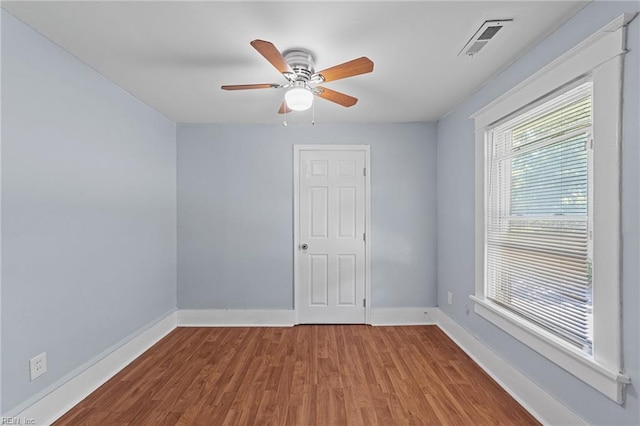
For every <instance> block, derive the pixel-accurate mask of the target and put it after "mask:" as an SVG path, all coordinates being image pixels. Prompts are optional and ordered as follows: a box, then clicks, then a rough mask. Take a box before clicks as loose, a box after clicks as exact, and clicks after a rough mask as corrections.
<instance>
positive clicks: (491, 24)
mask: <svg viewBox="0 0 640 426" xmlns="http://www.w3.org/2000/svg"><path fill="white" fill-rule="evenodd" d="M512 22H513V19H495V20H491V21H484V23H483V24H482V25H481V26H480V28H478V31H476V32H475V34H474V35H473V37H471V38H470V39H469V41H467V44H465V45H464V47H463V48H462V50H461V51H460V53H458V56H460V55H466V56H475V55H476V54H477V53H478V52H479V51H480V50H481V49H482V48H483V47H485V46H486V45H487V43H489V40H491V39H493V38H494V37H495V36H496V34H498V32H499V31H500V30H501V29H502V27H504V26H505V25H508V24H510V23H512Z"/></svg>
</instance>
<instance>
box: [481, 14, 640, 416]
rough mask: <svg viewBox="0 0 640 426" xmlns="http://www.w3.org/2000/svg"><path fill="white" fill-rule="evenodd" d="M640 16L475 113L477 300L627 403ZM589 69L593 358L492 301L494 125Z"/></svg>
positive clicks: (528, 340) (507, 327)
mask: <svg viewBox="0 0 640 426" xmlns="http://www.w3.org/2000/svg"><path fill="white" fill-rule="evenodd" d="M634 16H635V13H633V14H629V13H626V14H623V15H621V16H620V17H618V18H617V19H615V20H614V21H613V22H611V23H610V24H609V25H607V26H605V27H604V28H602V29H601V30H600V31H598V32H597V33H595V34H594V35H592V36H591V37H589V38H587V39H586V40H585V41H583V42H582V43H580V44H578V45H577V46H576V47H574V48H573V49H571V50H569V51H568V52H566V53H565V54H564V55H561V56H560V57H559V58H557V59H556V60H554V61H552V62H551V63H550V64H549V65H547V66H546V67H544V68H542V69H541V70H540V71H538V72H536V73H535V74H533V75H532V76H531V77H530V78H528V79H526V80H525V81H523V82H522V83H521V84H519V85H517V86H516V87H514V88H513V89H511V90H509V91H508V92H507V93H505V94H504V95H502V96H500V97H499V98H497V99H496V100H495V101H493V102H491V103H489V104H488V105H487V106H485V107H484V108H482V109H481V110H480V111H478V112H477V113H475V114H474V115H473V116H472V117H473V118H475V127H476V135H475V143H476V146H475V159H476V162H475V165H476V188H475V189H476V192H475V196H476V203H475V208H476V232H475V235H476V247H475V249H476V250H475V253H476V257H475V268H476V270H475V277H476V282H475V297H472V300H474V301H476V306H475V311H476V312H477V313H478V314H480V315H481V316H483V317H484V318H485V319H487V320H489V321H490V322H492V323H494V324H495V325H496V326H498V327H499V328H501V329H502V330H504V331H506V332H508V333H511V334H512V335H513V336H514V337H515V338H517V339H519V340H520V341H522V342H523V343H525V344H527V345H529V346H530V347H531V348H532V349H533V350H535V351H537V352H539V353H540V354H542V355H544V356H546V357H547V358H548V359H550V360H551V361H553V362H555V363H556V364H557V365H559V366H561V367H562V368H564V369H566V370H567V371H569V372H571V373H572V374H574V375H575V376H576V377H578V378H580V379H581V380H583V381H584V382H585V383H587V384H589V385H591V386H593V387H594V388H595V389H597V390H598V391H600V392H602V393H603V394H604V395H606V396H607V397H609V398H610V399H612V400H613V401H616V402H617V403H619V404H622V403H623V402H624V390H625V383H627V382H628V380H629V379H628V377H627V376H626V375H624V372H623V371H624V370H623V364H622V355H621V354H622V338H621V336H622V334H621V331H622V330H621V299H620V263H621V256H620V244H621V234H620V232H621V228H620V142H621V140H620V138H621V134H622V133H621V116H622V115H621V111H622V108H621V102H622V69H623V64H622V61H623V56H624V53H625V52H626V27H625V26H626V25H627V24H628V23H629V22H630V21H631V20H632V19H633V17H634ZM586 76H588V77H589V78H590V79H591V81H592V82H593V105H594V106H593V108H594V114H593V117H594V119H593V134H594V137H593V141H594V148H593V153H594V154H593V158H594V166H593V171H594V191H593V193H594V194H595V195H594V196H595V199H596V202H595V203H593V204H594V209H593V219H594V234H593V241H594V253H593V265H594V269H593V271H594V272H593V278H594V279H593V281H594V283H595V284H594V287H593V288H594V291H593V311H594V319H595V321H594V348H593V353H594V359H593V360H592V359H591V358H589V359H588V362H587V363H585V362H583V361H584V359H586V357H584V356H577V355H576V356H574V354H573V352H572V351H571V350H570V349H568V348H566V347H564V345H556V344H553V345H552V344H550V342H551V341H553V342H555V339H549V338H545V339H541V338H540V335H541V333H540V332H539V331H538V330H539V328H538V327H523V326H522V324H521V321H514V320H512V319H511V317H512V316H513V315H511V314H510V313H505V312H503V311H504V310H503V309H499V308H498V307H496V305H495V304H493V303H491V302H488V301H486V298H485V288H484V286H485V264H486V247H485V230H486V205H485V200H486V198H487V197H486V195H487V194H486V188H485V182H486V167H485V163H486V161H487V160H486V158H487V153H486V145H487V140H486V139H487V137H488V132H490V130H491V126H493V125H495V123H496V122H499V121H500V120H502V119H504V118H505V117H509V116H511V115H512V114H514V113H521V112H522V111H524V110H525V108H529V107H531V106H532V105H534V104H535V103H536V102H539V101H540V100H541V99H543V98H544V97H545V96H547V95H549V94H550V93H555V92H556V91H558V90H561V89H562V88H566V87H567V86H568V85H569V84H572V83H575V82H576V81H578V80H579V79H580V78H584V77H586ZM598 283H605V284H606V285H604V286H603V285H599V284H598ZM525 334H526V336H525ZM545 336H546V334H545ZM569 354H571V355H569Z"/></svg>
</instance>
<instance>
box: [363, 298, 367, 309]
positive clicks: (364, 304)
mask: <svg viewBox="0 0 640 426" xmlns="http://www.w3.org/2000/svg"><path fill="white" fill-rule="evenodd" d="M362 307H363V308H366V307H367V299H362Z"/></svg>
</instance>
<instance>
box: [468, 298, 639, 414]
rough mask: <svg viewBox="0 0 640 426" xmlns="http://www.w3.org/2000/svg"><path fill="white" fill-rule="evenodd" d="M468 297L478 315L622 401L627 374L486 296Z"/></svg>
mask: <svg viewBox="0 0 640 426" xmlns="http://www.w3.org/2000/svg"><path fill="white" fill-rule="evenodd" d="M469 297H470V298H471V300H473V301H474V302H475V307H474V310H475V312H476V313H477V314H478V315H480V316H481V317H483V318H484V319H486V320H487V321H489V322H491V323H492V324H494V325H496V326H497V327H499V328H500V329H502V330H503V331H505V332H507V333H508V334H510V335H511V336H513V337H514V338H516V339H517V340H519V341H520V342H522V343H524V344H525V345H527V346H529V347H530V348H531V349H533V350H535V351H536V352H538V353H539V354H541V355H542V356H544V357H546V358H547V359H549V360H550V361H552V362H554V363H555V364H557V365H558V366H560V367H562V368H563V369H565V370H567V371H568V372H569V373H571V374H573V375H574V376H576V377H577V378H579V379H580V380H582V381H584V382H585V383H587V384H588V385H590V386H592V387H593V388H595V389H597V390H598V391H599V392H601V393H603V394H604V395H606V396H607V397H608V398H610V399H612V400H613V401H615V402H617V403H618V404H622V403H623V402H624V389H625V386H626V385H627V384H628V383H630V381H631V380H630V379H629V377H628V376H626V375H624V374H623V373H620V372H617V371H610V370H608V369H607V368H605V367H604V366H602V365H601V364H599V363H597V362H596V361H595V360H593V359H591V358H589V357H587V356H585V355H584V354H582V353H581V352H580V351H578V350H577V349H574V348H572V347H571V346H569V345H567V344H565V343H564V342H563V341H562V340H561V339H559V338H557V337H555V336H554V335H553V334H551V333H549V332H547V331H545V330H543V329H541V328H539V327H536V326H534V325H532V324H530V323H528V322H526V321H524V320H522V319H521V318H519V317H518V316H517V315H515V314H513V313H512V312H510V311H508V310H506V309H504V308H501V307H500V306H498V305H496V304H495V303H493V302H491V301H489V300H486V299H482V298H479V297H476V296H474V295H471V296H469Z"/></svg>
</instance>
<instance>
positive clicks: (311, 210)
mask: <svg viewBox="0 0 640 426" xmlns="http://www.w3.org/2000/svg"><path fill="white" fill-rule="evenodd" d="M368 166H369V147H368V146H363V145H321V146H316V145H313V146H312V145H303V146H298V145H296V146H294V167H295V170H294V218H295V220H294V227H295V228H294V253H295V255H294V265H295V274H294V276H295V296H296V297H295V309H296V315H297V322H298V323H306V324H310V323H313V324H320V323H343V324H346V323H359V324H362V323H368V322H369V312H370V309H369V306H367V305H368V303H366V300H369V297H368V296H369V287H370V286H369V270H368V265H369V262H368V257H369V247H368V238H367V237H369V232H368V231H369V229H368V228H369V176H368V175H369V174H370V173H368V172H369V167H368Z"/></svg>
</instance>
